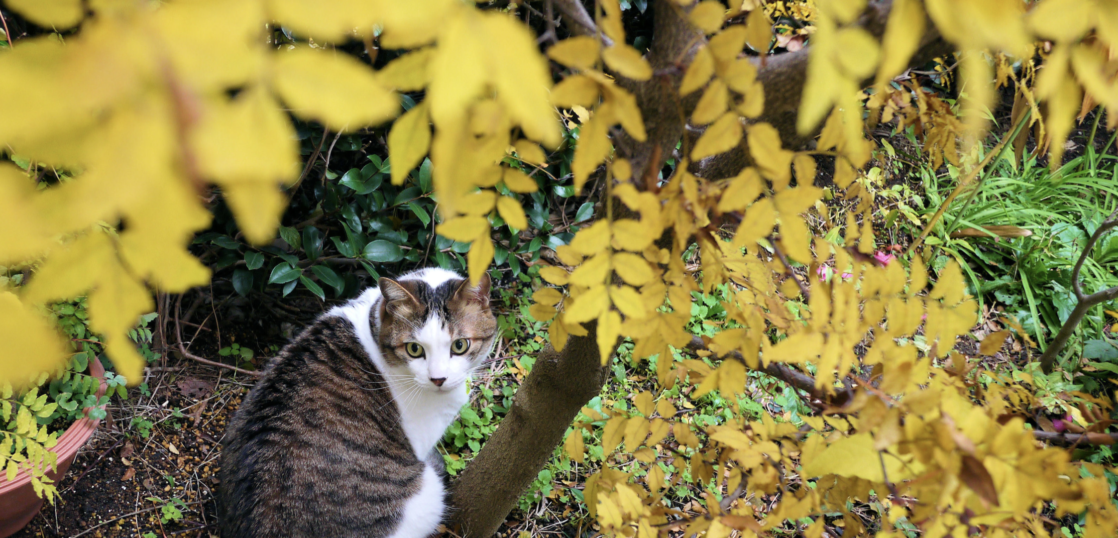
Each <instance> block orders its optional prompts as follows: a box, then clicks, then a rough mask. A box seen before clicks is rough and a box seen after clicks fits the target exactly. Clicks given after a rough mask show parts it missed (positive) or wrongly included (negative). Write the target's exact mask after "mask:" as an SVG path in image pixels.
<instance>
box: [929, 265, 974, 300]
mask: <svg viewBox="0 0 1118 538" xmlns="http://www.w3.org/2000/svg"><path fill="white" fill-rule="evenodd" d="M965 294H966V292H965V287H964V282H963V271H962V270H961V269H960V268H959V262H957V261H955V260H954V259H950V260H948V261H947V266H945V267H944V268H943V271H940V273H939V281H937V282H936V285H935V287H933V288H932V291H931V293H929V294H928V298H930V299H943V301H944V303H946V304H947V305H948V306H953V305H956V304H959V303H960V302H962V300H963V297H964V296H965Z"/></svg>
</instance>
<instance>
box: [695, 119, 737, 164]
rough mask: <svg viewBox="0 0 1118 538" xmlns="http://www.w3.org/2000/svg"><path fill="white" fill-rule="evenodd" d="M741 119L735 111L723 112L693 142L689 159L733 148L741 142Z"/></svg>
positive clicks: (697, 158)
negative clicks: (693, 145)
mask: <svg viewBox="0 0 1118 538" xmlns="http://www.w3.org/2000/svg"><path fill="white" fill-rule="evenodd" d="M741 135H742V132H741V121H740V120H739V119H738V114H737V113H736V112H727V113H726V114H723V115H722V117H721V118H718V121H715V122H714V124H713V125H711V126H710V127H707V130H706V132H704V133H703V134H702V136H700V137H699V140H698V141H697V142H695V147H694V148H693V149H692V150H691V159H692V160H695V161H698V160H701V159H703V158H706V157H710V156H712V155H717V154H719V153H723V152H726V151H729V150H730V149H733V148H734V146H737V145H738V142H741Z"/></svg>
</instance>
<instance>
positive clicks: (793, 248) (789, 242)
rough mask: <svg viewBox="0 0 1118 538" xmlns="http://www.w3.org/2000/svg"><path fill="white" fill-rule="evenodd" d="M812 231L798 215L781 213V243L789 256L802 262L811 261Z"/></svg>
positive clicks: (807, 262)
mask: <svg viewBox="0 0 1118 538" xmlns="http://www.w3.org/2000/svg"><path fill="white" fill-rule="evenodd" d="M810 235H811V231H810V230H808V227H807V223H805V222H804V219H802V218H800V217H798V216H792V215H783V214H782V215H781V217H780V244H781V245H783V246H784V251H785V254H787V255H788V257H789V258H792V259H793V260H795V261H798V262H800V263H802V264H805V265H806V264H809V263H811V259H812V257H811V238H810Z"/></svg>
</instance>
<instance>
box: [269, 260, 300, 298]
mask: <svg viewBox="0 0 1118 538" xmlns="http://www.w3.org/2000/svg"><path fill="white" fill-rule="evenodd" d="M300 274H302V271H300V270H298V269H296V268H295V267H292V266H291V264H289V263H281V264H279V265H277V266H275V267H274V268H272V274H271V276H269V277H268V283H269V284H287V283H289V282H294V281H295V279H297V278H299V275H300ZM288 293H290V292H288ZM284 295H287V294H286V293H285V294H284Z"/></svg>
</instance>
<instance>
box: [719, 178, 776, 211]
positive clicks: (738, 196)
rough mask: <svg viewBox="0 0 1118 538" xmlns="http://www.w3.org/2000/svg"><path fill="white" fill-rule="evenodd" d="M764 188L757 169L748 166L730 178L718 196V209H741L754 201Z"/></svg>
mask: <svg viewBox="0 0 1118 538" xmlns="http://www.w3.org/2000/svg"><path fill="white" fill-rule="evenodd" d="M764 188H765V184H764V180H762V179H761V175H760V174H758V173H757V169H756V168H753V167H752V166H748V167H746V168H745V169H744V170H742V171H741V173H740V174H738V175H737V176H736V177H734V178H732V179H730V184H729V185H728V186H727V187H726V190H724V191H722V196H720V197H719V198H718V211H720V212H722V213H727V212H730V211H741V210H743V209H745V208H746V207H749V204H752V203H753V202H754V201H756V200H757V197H758V196H760V195H761V192H762V191H763V190H764Z"/></svg>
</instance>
